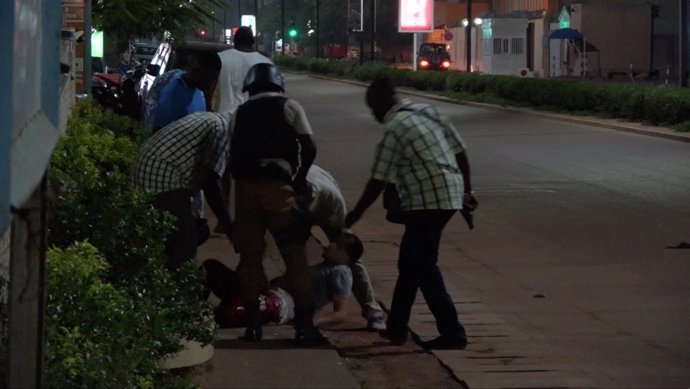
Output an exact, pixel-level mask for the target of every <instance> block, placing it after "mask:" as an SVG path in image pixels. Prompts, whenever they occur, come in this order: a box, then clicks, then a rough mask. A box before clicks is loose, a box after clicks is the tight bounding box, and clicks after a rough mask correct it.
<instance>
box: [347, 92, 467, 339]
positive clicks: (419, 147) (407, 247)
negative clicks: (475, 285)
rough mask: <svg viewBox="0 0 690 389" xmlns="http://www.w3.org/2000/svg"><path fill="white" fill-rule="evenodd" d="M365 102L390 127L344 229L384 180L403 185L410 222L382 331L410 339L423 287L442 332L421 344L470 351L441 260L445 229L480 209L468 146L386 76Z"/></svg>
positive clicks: (404, 207) (401, 191)
mask: <svg viewBox="0 0 690 389" xmlns="http://www.w3.org/2000/svg"><path fill="white" fill-rule="evenodd" d="M366 101H367V105H368V106H369V107H370V108H371V111H372V114H373V115H374V117H375V118H376V120H378V121H379V122H381V123H383V124H384V134H383V139H382V140H381V141H380V142H379V143H378V145H377V147H376V156H375V159H374V165H373V168H372V172H371V178H370V179H369V181H368V183H367V185H366V187H365V189H364V192H363V193H362V195H361V197H360V199H359V201H358V202H357V205H356V206H355V207H354V208H353V209H352V210H351V211H350V212H349V213H348V215H347V218H346V226H348V227H349V226H351V225H352V224H354V223H355V222H357V220H359V219H360V218H361V217H362V215H363V213H364V211H366V209H367V208H368V207H369V206H371V204H373V203H374V201H376V199H377V198H378V196H379V195H380V194H381V192H382V191H383V189H384V187H385V185H386V183H391V184H395V186H396V189H397V190H398V193H399V195H400V202H401V207H400V208H401V210H402V215H403V216H402V219H403V223H404V224H405V232H404V234H403V237H402V240H401V242H400V253H399V257H398V272H399V274H398V280H397V282H396V285H395V291H394V293H393V301H392V303H391V312H390V315H389V317H388V321H387V327H388V329H387V330H386V331H384V332H382V335H383V336H384V337H386V338H388V339H389V340H390V341H391V343H393V344H403V343H404V342H405V341H406V340H407V326H408V323H409V320H410V312H411V309H412V304H413V303H414V300H415V297H416V294H417V289H421V291H422V294H423V295H424V298H425V300H426V302H427V305H428V306H429V309H430V310H431V312H432V314H433V315H434V317H435V318H436V323H437V328H438V331H439V333H440V336H439V337H437V338H435V339H433V340H430V341H427V342H422V346H423V347H424V348H426V349H462V348H465V346H466V345H467V336H466V334H465V329H464V328H463V326H462V324H460V321H459V320H458V315H457V311H456V310H455V306H454V304H453V300H452V299H451V298H450V295H449V294H448V292H447V290H446V287H445V284H444V282H443V276H442V275H441V271H440V269H439V267H438V264H437V263H438V248H439V242H440V240H441V234H442V232H443V228H444V227H445V226H446V224H447V223H448V221H449V220H450V218H451V217H452V216H453V215H454V214H455V213H456V211H458V210H462V209H463V207H466V208H473V207H475V206H476V200H475V199H474V197H473V195H472V184H471V180H470V167H469V162H468V159H467V154H466V152H465V143H464V142H463V140H462V138H461V137H460V135H458V133H457V130H456V129H455V127H454V126H453V124H452V123H450V121H448V120H447V119H446V118H444V117H443V116H442V115H441V114H440V113H439V111H438V110H437V109H436V108H435V107H433V106H431V105H428V104H420V103H413V102H411V101H410V100H407V99H402V98H400V97H399V96H398V94H397V93H396V91H395V88H394V87H393V86H392V85H391V84H390V81H389V80H387V79H378V80H375V81H373V82H372V83H371V85H369V88H368V89H367V95H366Z"/></svg>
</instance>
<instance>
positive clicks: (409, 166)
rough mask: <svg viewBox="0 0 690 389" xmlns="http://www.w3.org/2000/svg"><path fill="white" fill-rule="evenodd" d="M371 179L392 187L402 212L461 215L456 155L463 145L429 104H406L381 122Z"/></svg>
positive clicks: (461, 196) (459, 173)
mask: <svg viewBox="0 0 690 389" xmlns="http://www.w3.org/2000/svg"><path fill="white" fill-rule="evenodd" d="M384 123H385V128H384V134H383V139H382V140H381V141H380V142H379V143H378V145H377V147H376V156H375V160H374V166H373V168H372V178H374V179H377V180H381V181H386V182H391V183H395V185H396V187H397V189H398V193H399V195H400V200H401V208H402V209H403V210H420V209H462V198H463V193H464V183H463V179H462V173H461V171H460V169H459V168H458V164H457V161H456V158H455V155H456V154H458V153H460V152H463V151H464V150H465V143H464V142H463V140H462V138H461V137H460V135H459V134H458V132H457V130H456V129H455V127H454V126H453V124H452V123H451V122H450V121H448V119H447V118H445V117H443V116H442V115H441V114H440V113H439V111H438V110H437V109H436V108H435V107H433V106H430V105H428V104H419V103H417V104H415V103H412V102H411V101H409V100H407V99H402V100H401V102H400V103H398V104H397V105H395V106H394V107H393V108H391V110H390V111H388V113H387V114H386V116H385V118H384Z"/></svg>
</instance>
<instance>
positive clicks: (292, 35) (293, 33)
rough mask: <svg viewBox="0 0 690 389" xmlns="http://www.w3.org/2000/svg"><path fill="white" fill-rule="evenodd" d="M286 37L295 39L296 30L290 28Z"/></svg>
mask: <svg viewBox="0 0 690 389" xmlns="http://www.w3.org/2000/svg"><path fill="white" fill-rule="evenodd" d="M288 35H289V36H290V38H294V37H296V36H297V30H295V29H294V28H291V29H290V31H289V32H288Z"/></svg>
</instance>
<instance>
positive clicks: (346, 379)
mask: <svg viewBox="0 0 690 389" xmlns="http://www.w3.org/2000/svg"><path fill="white" fill-rule="evenodd" d="M401 92H403V93H406V94H412V95H417V96H419V97H426V98H433V99H439V100H446V101H447V99H445V98H443V97H439V96H434V95H429V94H426V93H421V92H416V91H408V90H401ZM462 104H468V105H481V106H483V107H486V108H490V109H505V110H519V111H523V112H529V113H530V114H535V115H540V116H548V117H550V118H553V119H555V120H566V121H575V122H581V123H583V124H588V125H595V126H600V127H606V128H611V129H615V130H620V131H626V132H633V133H637V134H644V135H650V136H656V137H662V138H667V139H674V140H678V141H683V142H690V133H679V132H675V131H673V130H671V129H668V128H663V127H655V126H647V125H642V124H637V123H627V122H621V121H617V120H605V119H598V118H591V117H578V116H571V115H561V114H554V113H547V112H539V111H534V110H529V109H523V108H511V107H496V106H488V105H484V104H477V103H462ZM373 208H375V207H372V210H371V211H370V212H369V213H370V215H369V216H373V217H372V218H371V220H382V215H375V214H376V213H377V212H382V211H381V210H374V209H373ZM207 217H208V218H209V219H210V220H209V223H210V226H211V227H213V226H215V219H214V216H213V214H212V213H211V212H210V211H209V212H207ZM454 223H458V225H456V226H455V227H451V228H450V231H452V232H453V233H457V232H458V231H464V229H465V227H464V225H462V224H461V222H459V221H457V220H455V221H454ZM357 233H358V235H359V236H360V237H361V238H362V240H363V241H364V244H365V246H366V255H365V259H364V262H365V264H366V266H367V269H368V270H369V273H370V276H371V278H372V281H373V283H374V287H375V289H376V293H377V297H378V299H379V300H380V301H381V302H382V303H383V305H384V306H388V302H390V301H391V298H392V294H393V287H394V285H395V280H396V278H397V267H396V265H395V263H396V258H397V253H398V242H399V240H400V236H401V234H402V227H401V226H399V225H391V224H387V223H386V224H380V223H379V224H377V223H374V222H370V221H369V222H367V221H363V222H362V223H359V224H358V225H357ZM449 234H450V233H449ZM450 235H452V234H450ZM441 252H442V253H441V256H442V257H445V258H454V260H457V261H463V263H464V264H463V267H464V269H465V271H463V273H462V274H458V273H454V272H449V271H448V269H443V270H444V278H445V281H446V284H447V286H448V287H449V293H450V294H451V296H452V297H453V300H454V301H455V303H456V307H457V310H458V313H459V316H460V318H461V320H462V322H463V324H464V325H465V327H466V328H467V330H468V333H469V334H470V344H469V345H468V347H467V349H466V350H462V351H458V350H446V351H434V354H435V356H436V357H437V358H438V359H439V360H440V362H441V363H442V364H443V365H444V366H446V367H447V368H448V369H449V370H450V371H451V372H452V374H453V375H454V376H455V377H456V378H457V379H458V380H460V381H462V382H464V383H465V384H466V385H467V386H468V387H469V388H472V389H478V388H497V387H504V388H509V387H512V388H526V387H529V388H553V387H568V388H582V387H594V386H595V382H599V383H601V382H604V383H607V382H608V381H607V378H606V377H588V376H587V375H585V374H583V373H582V371H579V370H578V365H577V363H576V362H575V361H571V357H570V356H569V355H568V353H567V350H561V349H558V348H557V347H556V346H548V345H545V344H544V343H543V342H539V341H538V340H539V334H538V333H529V334H528V333H525V332H524V331H521V330H519V329H516V328H514V327H512V326H511V325H509V324H507V323H508V320H506V319H505V318H504V317H502V316H501V314H500V312H495V311H492V310H491V309H489V308H488V307H487V306H485V305H484V303H483V300H484V297H485V296H484V291H483V290H482V288H486V287H489V286H488V285H483V284H482V283H481V280H482V279H486V278H487V275H486V274H484V273H485V272H486V271H487V269H484V268H481V267H480V266H478V265H477V264H476V263H473V262H472V261H468V260H467V258H462V255H461V254H460V253H458V252H456V251H454V250H453V249H452V248H451V247H450V246H449V245H448V244H447V242H446V243H444V242H442V244H441ZM271 255H273V256H275V255H276V253H272V254H271ZM197 258H198V260H199V262H201V261H203V260H205V259H208V258H215V259H218V260H220V261H221V262H224V263H225V264H226V265H228V266H230V267H231V268H235V267H236V265H237V261H238V256H237V255H236V254H235V253H234V252H233V250H232V247H231V245H230V244H229V242H228V241H227V240H226V239H225V238H224V237H223V236H221V235H217V234H213V235H212V237H211V239H210V240H209V241H208V242H206V243H205V244H204V245H203V246H202V247H201V248H200V250H199V253H198V256H197ZM266 262H267V263H266V265H267V269H266V270H267V273H268V275H269V278H270V277H271V276H274V275H278V274H281V272H282V269H280V265H276V263H275V262H271V261H266ZM490 287H493V288H500V285H492V286H490ZM410 330H411V331H412V333H413V334H414V335H415V336H414V337H415V338H417V339H421V340H427V339H430V338H432V337H434V336H436V335H437V330H436V327H435V324H434V321H433V317H430V313H429V312H428V309H427V308H426V304H425V302H424V300H423V298H422V297H421V296H419V297H418V299H417V301H416V304H415V306H414V308H413V314H412V318H411V322H410ZM264 331H265V339H264V340H263V341H261V342H259V343H250V342H246V341H243V340H241V339H239V337H240V336H241V335H242V333H243V329H227V330H220V331H219V339H218V341H217V342H216V343H215V344H214V353H213V357H212V359H211V360H210V361H209V362H207V363H206V364H204V365H202V367H201V368H200V375H199V376H198V379H199V382H200V383H201V385H202V387H203V388H359V387H360V385H359V383H358V382H357V381H356V380H355V379H354V377H353V376H352V375H351V374H350V372H349V371H348V370H347V367H346V366H345V364H344V363H343V361H342V360H341V358H340V357H339V355H338V353H337V351H336V350H335V349H334V348H333V347H330V346H326V347H322V348H314V349H306V348H297V347H295V346H294V345H292V343H291V340H292V338H293V336H294V330H293V328H292V327H291V326H268V327H265V330H264ZM535 344H539V347H542V349H537V348H535ZM543 347H550V348H551V347H553V350H548V351H549V352H548V353H546V352H545V351H546V350H544V349H543ZM545 354H548V355H560V356H562V358H559V361H558V362H556V361H549V360H544V358H543V355H545Z"/></svg>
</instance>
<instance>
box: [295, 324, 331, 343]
mask: <svg viewBox="0 0 690 389" xmlns="http://www.w3.org/2000/svg"><path fill="white" fill-rule="evenodd" d="M295 343H297V345H298V346H301V347H318V346H323V345H326V344H328V338H326V337H325V336H324V335H323V334H322V333H321V331H319V329H318V328H316V327H313V326H311V327H303V328H298V329H297V330H296V331H295Z"/></svg>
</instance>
